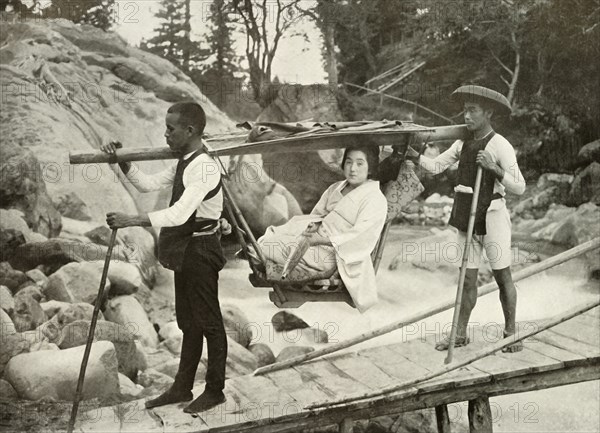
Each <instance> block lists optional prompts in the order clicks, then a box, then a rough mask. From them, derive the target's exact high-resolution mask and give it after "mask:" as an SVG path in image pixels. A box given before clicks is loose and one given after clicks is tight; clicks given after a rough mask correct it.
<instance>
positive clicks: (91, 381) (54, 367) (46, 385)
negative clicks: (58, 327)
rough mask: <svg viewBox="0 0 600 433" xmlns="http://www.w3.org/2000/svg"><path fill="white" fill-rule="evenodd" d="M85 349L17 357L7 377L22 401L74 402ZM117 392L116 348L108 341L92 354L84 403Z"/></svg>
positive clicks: (84, 389) (8, 367)
mask: <svg viewBox="0 0 600 433" xmlns="http://www.w3.org/2000/svg"><path fill="white" fill-rule="evenodd" d="M84 349H85V347H84V346H79V347H74V348H72V349H66V350H61V351H43V352H34V353H25V354H21V355H17V356H15V357H14V358H12V359H11V360H10V361H9V362H8V365H7V366H6V369H5V372H4V375H5V378H6V380H7V381H8V382H9V383H10V384H11V385H12V386H13V387H14V388H15V390H16V391H17V393H18V394H19V397H21V398H24V399H27V400H38V399H41V398H45V399H51V400H63V401H64V400H66V401H72V400H73V399H74V397H75V390H76V388H77V381H78V378H79V369H80V367H81V359H82V357H83V351H84ZM118 393H119V378H118V372H117V356H116V352H115V348H114V346H113V344H112V343H110V342H108V341H99V342H98V343H96V344H94V345H93V346H92V350H91V352H90V357H89V361H88V364H87V369H86V375H85V382H84V385H83V393H82V400H87V399H90V398H106V397H111V396H113V395H115V394H118Z"/></svg>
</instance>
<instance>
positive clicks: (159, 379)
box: [136, 368, 173, 388]
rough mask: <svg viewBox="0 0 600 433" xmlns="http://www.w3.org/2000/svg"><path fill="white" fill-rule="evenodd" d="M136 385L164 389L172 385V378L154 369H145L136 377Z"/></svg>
mask: <svg viewBox="0 0 600 433" xmlns="http://www.w3.org/2000/svg"><path fill="white" fill-rule="evenodd" d="M136 383H137V384H139V385H142V386H143V387H144V388H148V387H150V386H157V387H164V386H170V385H171V384H172V383H173V378H172V377H171V376H168V375H166V374H164V373H161V372H159V371H156V370H155V369H154V368H147V369H146V370H144V371H142V372H141V373H140V374H139V375H138V377H137V381H136Z"/></svg>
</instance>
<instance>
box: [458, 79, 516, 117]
mask: <svg viewBox="0 0 600 433" xmlns="http://www.w3.org/2000/svg"><path fill="white" fill-rule="evenodd" d="M452 98H453V99H454V100H455V101H459V102H462V103H464V102H477V103H479V102H482V101H485V102H487V103H490V102H491V103H492V105H493V106H494V108H496V109H497V110H498V111H500V112H502V113H504V114H510V113H511V112H512V107H511V106H510V102H508V99H506V96H504V95H503V94H502V93H499V92H496V91H495V90H492V89H488V88H487V87H482V86H475V85H472V84H471V85H468V86H461V87H459V88H458V89H456V90H455V91H454V92H452Z"/></svg>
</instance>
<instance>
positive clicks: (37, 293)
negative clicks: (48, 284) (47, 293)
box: [15, 283, 45, 302]
mask: <svg viewBox="0 0 600 433" xmlns="http://www.w3.org/2000/svg"><path fill="white" fill-rule="evenodd" d="M16 295H21V296H25V295H27V296H31V297H32V298H33V299H35V300H36V301H37V302H43V301H44V300H45V299H44V294H43V293H42V290H41V288H40V286H38V285H37V284H34V283H25V285H23V286H21V287H19V288H18V289H17V293H15V296H16Z"/></svg>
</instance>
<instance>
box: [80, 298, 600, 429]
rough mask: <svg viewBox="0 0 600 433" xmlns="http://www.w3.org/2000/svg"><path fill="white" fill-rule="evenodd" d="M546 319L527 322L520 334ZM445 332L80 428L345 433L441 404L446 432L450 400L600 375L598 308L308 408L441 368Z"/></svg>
mask: <svg viewBox="0 0 600 433" xmlns="http://www.w3.org/2000/svg"><path fill="white" fill-rule="evenodd" d="M542 324H543V322H528V323H520V324H519V326H520V331H519V332H525V331H527V330H528V329H531V328H535V327H537V326H541V325H542ZM470 338H471V344H469V345H468V346H466V347H462V348H457V349H456V350H455V352H454V357H455V360H456V361H460V360H461V359H463V360H464V359H468V358H469V357H470V356H472V355H473V353H475V352H477V351H478V350H481V349H482V348H483V347H486V345H487V346H489V345H491V344H493V343H494V342H497V341H498V340H499V339H501V338H502V331H501V329H500V326H499V325H497V324H489V325H486V326H483V327H477V328H472V329H470ZM438 339H439V335H433V334H429V335H422V336H420V337H419V338H417V339H413V340H409V341H406V342H401V343H397V344H390V345H385V346H379V347H373V348H368V349H364V350H359V351H357V352H351V353H344V354H336V355H331V356H329V357H326V358H322V359H318V360H314V361H312V362H308V363H304V364H301V365H297V366H294V367H291V368H287V369H285V370H280V371H274V372H271V373H267V374H265V375H263V376H242V377H236V378H232V379H229V380H227V382H226V388H225V394H226V395H227V402H225V403H223V404H222V405H220V406H217V407H216V408H214V409H212V410H210V411H207V412H203V413H201V414H198V415H197V416H191V415H188V414H186V413H184V412H183V411H182V408H183V407H184V406H185V404H183V403H182V404H179V405H171V406H165V407H159V408H155V409H153V410H151V411H148V410H146V409H145V408H144V400H137V401H133V402H129V403H124V404H121V405H119V406H115V407H104V408H101V409H98V410H95V411H91V412H88V413H86V414H81V417H80V419H79V421H78V425H77V426H76V429H75V431H81V432H94V431H96V432H100V431H102V432H125V431H165V432H173V431H177V432H261V433H270V432H292V431H301V430H302V429H307V428H315V427H321V426H327V425H332V424H338V425H340V430H341V431H343V432H350V431H351V430H350V426H351V425H352V423H351V422H350V421H352V420H358V419H370V418H374V417H377V416H382V415H394V414H398V413H401V412H407V411H412V410H417V409H426V408H436V415H437V421H438V429H439V431H440V432H448V431H450V430H449V421H448V412H447V409H446V405H447V404H450V403H455V402H461V401H469V410H470V414H471V410H473V411H474V412H473V413H475V412H476V411H483V413H485V410H486V407H487V409H488V410H489V401H488V398H489V397H492V396H497V395H504V394H514V393H520V392H526V391H533V390H539V389H545V388H550V387H556V386H562V385H568V384H572V383H577V382H584V381H590V380H597V379H600V307H596V308H593V309H591V310H589V311H587V312H585V313H583V314H581V315H578V316H575V317H573V318H571V319H569V320H567V321H565V322H563V323H560V324H559V325H557V326H554V327H552V328H550V329H547V330H545V331H542V332H540V333H539V334H536V335H534V336H532V337H530V338H527V339H526V340H525V341H524V349H523V351H521V352H517V353H502V352H497V353H495V354H493V355H490V356H486V357H484V358H482V359H479V360H477V361H475V362H473V363H471V364H469V365H468V366H465V367H463V368H460V369H457V370H454V371H451V372H448V373H445V374H443V375H441V376H439V377H437V378H434V379H431V380H428V381H425V382H421V383H418V384H415V385H413V386H411V387H410V388H408V389H404V390H402V391H399V392H395V393H392V394H387V395H384V396H378V397H375V398H370V399H364V400H356V401H353V402H349V403H345V404H342V405H331V406H323V407H319V408H313V409H308V408H307V406H310V405H314V404H315V403H323V402H328V401H338V400H342V399H347V398H348V397H353V396H357V395H360V394H365V393H369V392H373V391H377V390H380V389H381V388H385V387H388V386H390V384H393V383H399V382H405V381H407V380H412V379H415V378H418V377H421V376H425V375H427V374H429V373H430V372H432V371H435V370H437V369H439V368H440V367H442V366H443V365H444V358H445V352H438V351H436V350H435V349H434V344H435V343H436V342H437V340H438ZM201 388H202V387H201ZM201 391H202V390H201V389H197V390H195V393H194V394H195V395H197V394H198V393H199V392H201ZM473 418H477V417H473ZM471 431H491V423H488V428H485V426H484V427H482V428H478V427H477V426H476V425H472V426H471Z"/></svg>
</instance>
